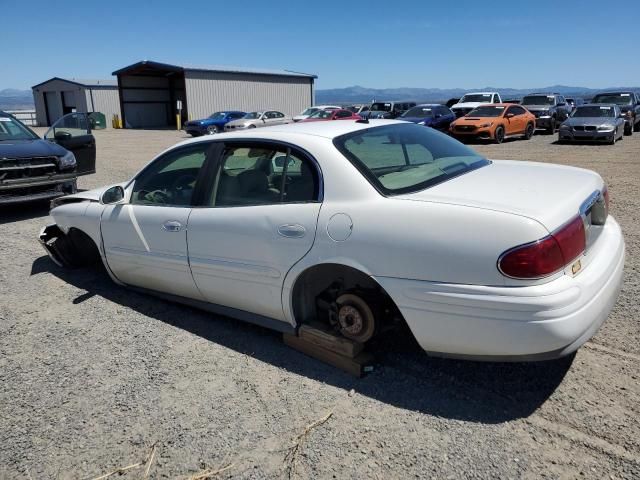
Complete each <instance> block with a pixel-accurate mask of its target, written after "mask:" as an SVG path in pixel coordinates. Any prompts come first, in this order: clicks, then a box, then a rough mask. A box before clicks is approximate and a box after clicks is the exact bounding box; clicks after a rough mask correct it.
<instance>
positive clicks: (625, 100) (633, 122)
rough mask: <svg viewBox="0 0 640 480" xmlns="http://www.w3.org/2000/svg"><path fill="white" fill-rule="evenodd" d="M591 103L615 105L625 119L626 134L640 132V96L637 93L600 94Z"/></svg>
mask: <svg viewBox="0 0 640 480" xmlns="http://www.w3.org/2000/svg"><path fill="white" fill-rule="evenodd" d="M591 103H613V104H616V105H618V106H619V107H620V111H621V112H622V118H624V134H625V135H633V132H640V95H638V94H637V93H635V92H605V93H599V94H598V95H596V96H595V97H593V100H591Z"/></svg>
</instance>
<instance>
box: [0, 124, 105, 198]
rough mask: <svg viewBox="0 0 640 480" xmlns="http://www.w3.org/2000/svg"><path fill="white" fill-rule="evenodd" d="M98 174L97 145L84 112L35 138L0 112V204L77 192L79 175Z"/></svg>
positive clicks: (22, 125)
mask: <svg viewBox="0 0 640 480" xmlns="http://www.w3.org/2000/svg"><path fill="white" fill-rule="evenodd" d="M95 171H96V142H95V138H94V137H93V135H92V134H91V128H90V126H89V119H88V117H87V115H86V114H84V113H70V114H68V115H65V116H63V117H62V118H60V119H59V120H58V121H57V122H56V123H54V125H53V126H52V127H51V128H50V129H49V130H48V131H47V133H46V134H45V138H44V139H42V138H40V137H38V135H36V133H35V132H33V131H32V130H31V129H30V128H29V127H27V126H26V125H24V124H23V123H21V122H20V121H19V120H17V119H16V118H15V117H14V116H12V115H10V114H8V113H5V112H2V111H0V204H6V203H17V202H24V201H31V200H45V199H52V198H55V197H60V196H62V195H66V194H69V193H75V192H76V188H77V184H76V182H77V178H78V176H79V175H88V174H90V173H95Z"/></svg>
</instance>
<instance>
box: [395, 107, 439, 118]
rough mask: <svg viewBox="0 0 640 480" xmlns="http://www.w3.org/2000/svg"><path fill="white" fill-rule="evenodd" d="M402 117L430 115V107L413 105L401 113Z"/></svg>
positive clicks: (431, 114)
mask: <svg viewBox="0 0 640 480" xmlns="http://www.w3.org/2000/svg"><path fill="white" fill-rule="evenodd" d="M402 116H403V117H432V116H433V110H432V109H431V107H413V108H410V109H409V110H407V111H406V112H404V113H403V114H402Z"/></svg>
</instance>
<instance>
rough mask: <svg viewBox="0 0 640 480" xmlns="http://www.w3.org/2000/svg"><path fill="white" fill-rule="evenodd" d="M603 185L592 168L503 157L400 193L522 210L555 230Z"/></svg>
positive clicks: (416, 198) (507, 210) (426, 199)
mask: <svg viewBox="0 0 640 480" xmlns="http://www.w3.org/2000/svg"><path fill="white" fill-rule="evenodd" d="M603 188H604V183H603V181H602V179H601V178H600V176H599V175H598V174H596V173H594V172H591V171H589V170H584V169H580V168H574V167H566V166H562V165H549V164H543V163H534V162H518V161H509V160H499V161H494V162H492V163H491V164H490V165H487V166H486V167H483V168H479V169H477V170H474V171H471V172H469V173H467V174H464V175H461V176H459V177H456V178H453V179H451V180H448V181H446V182H444V183H441V184H439V185H436V186H434V187H431V188H428V189H425V190H422V191H420V192H415V193H411V194H404V195H398V196H397V197H395V198H398V199H404V200H414V201H424V202H439V203H450V204H455V205H465V206H469V207H474V208H484V209H490V210H496V211H501V212H505V213H511V214H514V215H521V216H525V217H528V218H531V219H533V220H536V221H538V222H540V223H541V224H542V225H544V226H545V227H546V228H547V229H548V230H549V232H552V231H554V230H556V229H557V228H559V227H561V226H562V225H564V224H565V223H567V222H568V221H569V220H571V219H573V218H574V217H576V216H577V215H578V214H579V212H580V208H581V206H582V205H583V204H584V203H585V201H587V200H588V198H589V197H590V196H591V195H592V194H593V193H594V192H595V191H600V190H602V189H603Z"/></svg>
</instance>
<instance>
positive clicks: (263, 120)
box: [224, 110, 293, 132]
mask: <svg viewBox="0 0 640 480" xmlns="http://www.w3.org/2000/svg"><path fill="white" fill-rule="evenodd" d="M283 123H293V118H291V117H289V116H287V115H285V114H284V113H282V112H276V111H274V110H267V111H264V112H249V113H247V114H246V115H245V116H244V117H242V118H240V119H238V120H234V121H232V122H229V123H227V124H226V125H225V126H224V129H225V131H227V132H234V131H236V130H243V129H245V128H257V127H269V126H271V125H282V124H283Z"/></svg>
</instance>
